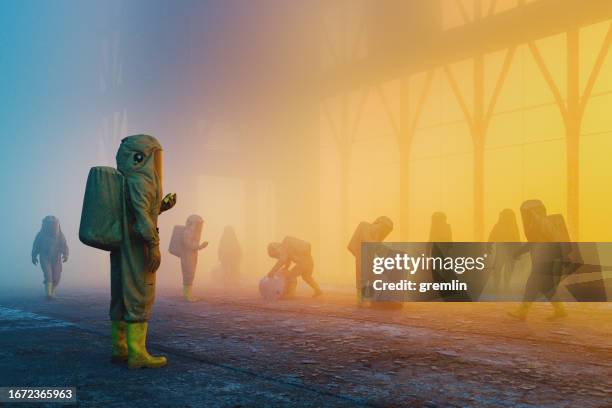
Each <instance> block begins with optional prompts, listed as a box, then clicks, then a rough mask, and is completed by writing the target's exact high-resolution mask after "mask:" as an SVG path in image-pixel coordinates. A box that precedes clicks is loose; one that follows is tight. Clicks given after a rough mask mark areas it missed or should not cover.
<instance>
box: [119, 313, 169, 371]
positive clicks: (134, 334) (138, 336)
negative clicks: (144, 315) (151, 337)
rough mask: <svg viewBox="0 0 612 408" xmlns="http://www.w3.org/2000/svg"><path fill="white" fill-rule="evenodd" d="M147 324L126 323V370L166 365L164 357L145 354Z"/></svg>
mask: <svg viewBox="0 0 612 408" xmlns="http://www.w3.org/2000/svg"><path fill="white" fill-rule="evenodd" d="M147 327H148V324H147V322H139V323H132V322H128V323H127V345H128V368H160V367H163V366H165V365H166V364H167V360H166V357H163V356H152V355H150V354H149V353H148V352H147V346H146V341H147Z"/></svg>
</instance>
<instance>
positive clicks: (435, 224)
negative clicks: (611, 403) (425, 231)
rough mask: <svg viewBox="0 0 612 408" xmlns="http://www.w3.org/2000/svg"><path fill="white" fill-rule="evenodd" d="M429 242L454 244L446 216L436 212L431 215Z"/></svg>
mask: <svg viewBox="0 0 612 408" xmlns="http://www.w3.org/2000/svg"><path fill="white" fill-rule="evenodd" d="M429 242H453V233H452V231H451V226H450V224H449V223H448V222H446V214H444V213H443V212H435V213H433V214H432V215H431V227H430V229H429Z"/></svg>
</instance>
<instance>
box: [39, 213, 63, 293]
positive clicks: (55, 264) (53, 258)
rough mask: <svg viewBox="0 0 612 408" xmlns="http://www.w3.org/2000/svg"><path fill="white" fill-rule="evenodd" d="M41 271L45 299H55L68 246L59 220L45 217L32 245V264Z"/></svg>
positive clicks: (51, 216)
mask: <svg viewBox="0 0 612 408" xmlns="http://www.w3.org/2000/svg"><path fill="white" fill-rule="evenodd" d="M39 260H40V267H41V269H42V271H43V276H44V284H45V291H46V295H47V299H52V298H53V297H55V288H56V287H57V285H59V282H60V278H61V276H62V262H66V261H68V245H67V244H66V237H64V234H63V233H62V229H61V228H60V222H59V219H57V218H56V217H54V216H53V215H47V216H46V217H45V218H43V220H42V226H41V228H40V231H39V232H38V234H36V238H35V239H34V244H33V245H32V263H33V264H34V265H36V264H38V261H39Z"/></svg>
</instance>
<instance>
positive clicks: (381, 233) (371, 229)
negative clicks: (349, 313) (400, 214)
mask: <svg viewBox="0 0 612 408" xmlns="http://www.w3.org/2000/svg"><path fill="white" fill-rule="evenodd" d="M391 231H393V221H391V219H390V218H389V217H385V216H381V217H378V218H377V219H376V220H375V221H374V222H372V223H369V222H365V221H363V222H361V223H359V225H358V226H357V228H356V229H355V232H353V236H352V237H351V240H350V242H349V243H348V245H347V249H348V250H349V251H350V253H351V254H353V256H354V257H355V284H356V287H357V305H358V306H360V307H361V306H363V305H364V301H363V298H364V296H365V291H366V290H367V288H368V285H369V282H365V281H364V280H363V279H362V278H361V243H362V242H383V241H384V240H385V238H387V236H388V235H389V234H390V233H391Z"/></svg>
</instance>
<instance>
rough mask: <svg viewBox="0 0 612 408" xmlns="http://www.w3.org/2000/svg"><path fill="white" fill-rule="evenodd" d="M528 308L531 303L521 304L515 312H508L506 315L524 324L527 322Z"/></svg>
mask: <svg viewBox="0 0 612 408" xmlns="http://www.w3.org/2000/svg"><path fill="white" fill-rule="evenodd" d="M530 307H531V302H523V303H521V305H520V306H519V308H518V309H517V310H516V311H514V312H508V315H509V316H511V317H514V318H515V319H518V320H520V321H521V322H524V321H525V320H527V312H529V308H530Z"/></svg>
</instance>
